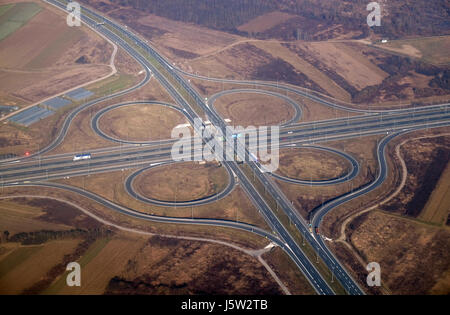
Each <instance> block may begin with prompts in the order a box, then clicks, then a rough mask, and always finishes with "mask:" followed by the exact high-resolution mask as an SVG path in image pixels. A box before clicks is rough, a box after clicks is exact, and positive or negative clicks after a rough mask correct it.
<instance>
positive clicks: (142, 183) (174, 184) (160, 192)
mask: <svg viewBox="0 0 450 315" xmlns="http://www.w3.org/2000/svg"><path fill="white" fill-rule="evenodd" d="M227 179H228V176H227V173H226V172H225V169H224V168H223V167H218V165H217V164H215V163H211V164H205V165H200V164H198V163H182V164H181V163H179V164H175V165H168V166H160V167H157V168H153V169H150V170H148V171H146V172H145V173H142V174H141V175H139V176H138V177H137V178H136V181H135V183H134V187H135V188H137V191H138V192H140V193H141V194H143V195H144V196H147V197H150V198H154V199H158V200H167V201H174V200H175V198H176V200H177V201H189V200H197V199H201V198H205V197H208V196H211V195H213V194H215V193H218V192H220V191H222V190H223V189H224V188H225V187H226V185H227V183H228V180H227Z"/></svg>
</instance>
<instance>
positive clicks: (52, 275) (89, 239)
mask: <svg viewBox="0 0 450 315" xmlns="http://www.w3.org/2000/svg"><path fill="white" fill-rule="evenodd" d="M110 233H112V232H111V231H110ZM96 240H97V237H96V236H95V235H94V234H87V235H86V237H85V239H84V240H83V241H82V242H81V243H80V244H78V246H77V247H76V248H75V250H74V251H73V252H72V253H70V254H67V255H64V257H63V259H62V261H61V262H60V263H59V264H57V265H55V266H53V267H52V268H51V269H50V270H49V271H48V272H47V274H46V275H45V276H44V277H43V278H42V279H41V280H39V281H38V282H36V283H34V284H33V285H31V286H30V287H29V288H27V289H25V290H24V291H23V293H22V294H33V295H34V294H39V293H40V292H42V291H44V290H45V289H46V288H48V287H49V286H50V285H51V284H52V283H53V281H54V280H55V279H56V278H57V277H58V276H60V275H62V274H63V273H64V272H65V271H66V266H67V265H68V264H69V263H70V262H73V261H77V260H78V259H80V257H81V256H83V255H84V254H85V253H86V251H87V250H88V249H89V247H90V246H91V245H92V244H93V243H94V242H95V241H96Z"/></svg>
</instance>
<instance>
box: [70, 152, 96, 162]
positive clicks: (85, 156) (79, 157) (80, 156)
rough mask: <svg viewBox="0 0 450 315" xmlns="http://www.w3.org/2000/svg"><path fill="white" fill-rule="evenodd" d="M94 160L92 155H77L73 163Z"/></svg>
mask: <svg viewBox="0 0 450 315" xmlns="http://www.w3.org/2000/svg"><path fill="white" fill-rule="evenodd" d="M91 158H92V156H91V154H90V153H84V154H77V155H75V156H74V157H73V161H74V162H76V161H83V160H90V159H91Z"/></svg>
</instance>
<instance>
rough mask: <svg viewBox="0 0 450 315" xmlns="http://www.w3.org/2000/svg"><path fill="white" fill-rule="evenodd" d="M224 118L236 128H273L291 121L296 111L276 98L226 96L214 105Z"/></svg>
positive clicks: (258, 95)
mask: <svg viewBox="0 0 450 315" xmlns="http://www.w3.org/2000/svg"><path fill="white" fill-rule="evenodd" d="M214 106H215V108H216V109H217V111H218V112H219V113H220V115H221V116H222V117H224V118H228V119H231V122H232V125H234V126H243V127H247V126H255V127H257V126H273V125H278V124H282V123H283V122H286V121H288V120H289V119H291V118H292V117H293V116H294V114H295V109H294V108H293V107H292V106H291V105H290V104H288V103H286V102H285V101H284V100H281V99H279V98H277V97H274V96H269V95H261V94H255V93H239V94H231V95H225V96H222V97H221V98H219V99H218V100H217V101H216V103H215V104H214Z"/></svg>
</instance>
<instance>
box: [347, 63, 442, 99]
mask: <svg viewBox="0 0 450 315" xmlns="http://www.w3.org/2000/svg"><path fill="white" fill-rule="evenodd" d="M381 61H382V63H381V64H379V65H378V66H379V67H380V68H381V69H383V70H384V71H385V72H387V73H388V74H389V75H390V76H389V77H387V78H385V79H384V80H383V82H382V83H381V84H379V85H373V86H368V87H365V88H364V89H362V90H361V91H359V92H356V93H352V98H353V102H355V103H369V102H372V101H373V100H374V99H375V98H376V97H377V96H378V95H379V94H380V93H381V92H382V91H384V92H385V93H388V94H391V95H396V96H397V97H398V98H400V99H401V98H405V97H407V96H406V95H403V94H401V91H402V89H403V88H405V87H406V86H407V85H406V84H404V85H399V84H398V81H399V80H400V79H401V78H402V77H404V76H407V75H408V74H410V73H411V72H416V73H419V74H423V75H427V76H434V78H433V79H431V80H430V82H429V83H428V85H429V88H413V92H414V96H415V97H416V98H420V97H428V96H433V95H445V94H448V93H450V84H449V79H450V70H449V69H447V68H445V67H437V66H434V65H431V64H428V63H424V62H421V61H416V60H414V59H411V58H405V57H401V56H395V55H394V56H388V57H386V58H383V59H381ZM344 88H345V87H344Z"/></svg>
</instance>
